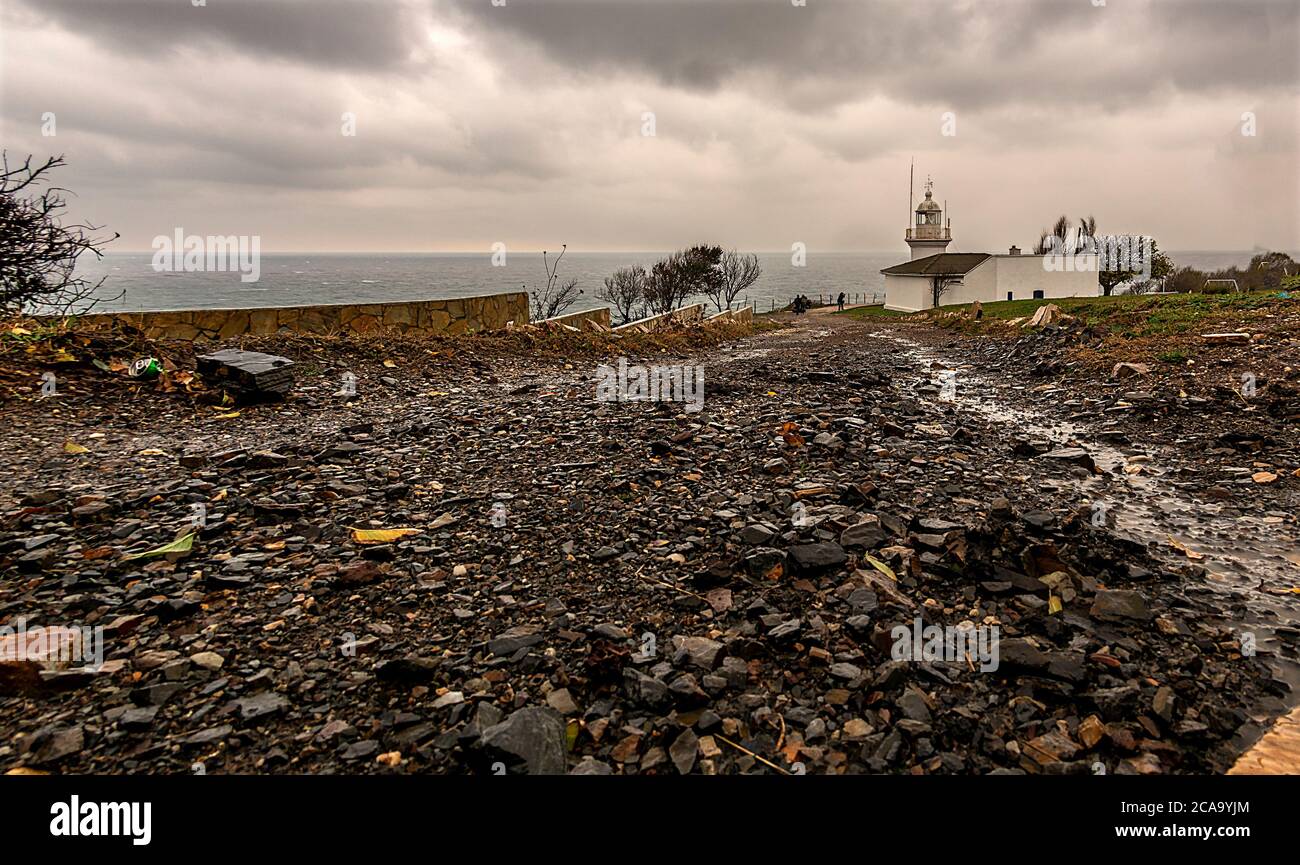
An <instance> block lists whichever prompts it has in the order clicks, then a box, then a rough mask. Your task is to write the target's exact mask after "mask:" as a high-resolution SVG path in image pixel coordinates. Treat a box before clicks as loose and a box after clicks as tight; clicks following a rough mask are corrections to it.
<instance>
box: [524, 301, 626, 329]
mask: <svg viewBox="0 0 1300 865" xmlns="http://www.w3.org/2000/svg"><path fill="white" fill-rule="evenodd" d="M586 322H592V323H593V324H598V325H600V329H601V330H609V307H607V306H602V307H600V308H599V309H584V310H583V311H582V312H571V313H569V314H568V315H557V316H556V317H555V318H544V319H542V320H541V321H537V322H534V324H562V325H567V326H568V327H576V328H578V329H582V328H583V327H584V325H585V323H586Z"/></svg>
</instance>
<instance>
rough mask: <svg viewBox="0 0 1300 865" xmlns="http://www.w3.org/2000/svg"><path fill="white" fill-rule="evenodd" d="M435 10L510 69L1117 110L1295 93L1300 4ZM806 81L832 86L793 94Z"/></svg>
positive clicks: (527, 5)
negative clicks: (530, 53) (1082, 53)
mask: <svg viewBox="0 0 1300 865" xmlns="http://www.w3.org/2000/svg"><path fill="white" fill-rule="evenodd" d="M435 5H436V8H437V9H439V10H440V11H441V12H444V13H447V14H452V15H455V16H457V17H459V18H460V19H461V20H464V21H467V22H469V23H470V24H471V25H472V26H473V27H474V29H475V32H476V33H477V34H478V35H479V36H481V37H482V38H483V39H485V40H486V41H487V42H489V43H490V44H492V45H494V46H495V48H496V50H497V53H498V56H501V57H509V56H511V55H518V53H519V44H520V40H523V42H525V43H527V44H531V45H532V46H534V47H535V48H536V49H538V50H539V51H540V52H541V53H542V54H543V55H544V56H545V57H546V58H547V59H548V60H550V61H551V62H553V63H556V64H559V65H562V66H565V67H569V68H571V69H573V70H575V71H578V72H580V73H587V74H589V75H591V76H601V75H607V74H609V72H610V71H622V72H631V73H639V74H643V75H649V76H652V77H653V78H654V79H656V80H657V81H659V82H660V83H662V84H664V85H668V86H673V87H682V88H694V89H699V90H703V91H710V90H717V89H720V88H722V87H724V86H728V85H731V84H732V83H733V82H735V83H738V85H739V86H742V87H743V86H745V80H746V77H747V76H750V75H752V74H755V73H757V74H759V75H760V76H761V79H760V80H758V81H755V82H754V84H753V86H754V87H755V88H760V89H761V91H762V92H763V93H765V94H767V95H770V96H771V97H772V98H774V99H777V100H782V101H786V102H800V101H802V102H804V103H805V104H807V105H808V107H810V108H813V109H816V108H821V107H824V106H825V105H828V104H831V105H833V104H839V103H843V102H852V101H855V100H858V99H861V98H863V97H865V96H870V95H875V94H882V95H885V96H888V97H891V98H903V99H921V100H931V101H943V102H946V103H947V104H949V105H951V106H953V107H968V108H982V107H988V106H993V105H998V104H1006V103H1012V102H1017V101H1028V100H1033V99H1040V100H1063V101H1071V102H1076V103H1077V102H1085V103H1089V104H1103V105H1108V106H1119V105H1123V104H1129V103H1131V102H1133V101H1134V100H1140V99H1142V98H1144V97H1146V96H1149V95H1151V94H1158V93H1160V92H1161V91H1182V90H1186V91H1198V90H1220V91H1221V90H1225V89H1231V88H1234V87H1250V88H1258V87H1266V88H1269V87H1282V86H1287V85H1294V84H1295V83H1296V81H1297V68H1298V62H1297V59H1296V58H1297V53H1296V50H1295V44H1296V43H1295V39H1296V36H1297V26H1298V22H1300V4H1297V3H1295V2H1294V0H1239V2H1238V0H1234V2H1222V0H1145V2H1144V0H1129V2H1120V0H1113V2H1112V3H1110V4H1109V5H1107V6H1101V7H1098V6H1094V5H1092V4H1091V3H1089V2H1085V0H979V2H962V3H955V4H950V3H944V2H939V0H919V2H918V0H875V2H861V0H808V2H807V5H805V6H795V5H793V4H791V3H788V2H778V0H770V2H762V0H710V2H698V0H606V2H593V0H539V2H522V0H520V2H513V3H511V2H507V4H506V5H505V6H493V5H491V4H489V3H462V2H455V0H441V2H438V0H435ZM1079 36H1085V37H1086V36H1092V37H1094V38H1095V39H1096V40H1097V41H1098V42H1099V43H1100V46H1099V47H1100V48H1101V49H1102V50H1101V51H1099V52H1098V53H1097V54H1096V56H1094V57H1092V58H1091V62H1088V63H1084V64H1078V63H1060V64H1059V65H1053V64H1052V63H1051V60H1052V57H1053V54H1054V52H1056V51H1057V50H1058V48H1059V47H1060V46H1061V45H1062V44H1064V43H1065V42H1067V41H1068V40H1071V39H1074V38H1076V37H1079ZM1044 61H1046V62H1044ZM809 79H811V80H814V81H817V82H819V83H820V84H821V87H820V88H819V89H817V90H810V89H809V88H805V87H798V86H795V85H797V84H798V83H799V82H801V81H804V80H809ZM782 81H784V82H787V83H789V84H790V85H791V86H790V88H789V89H788V90H784V89H783V88H782V87H781V86H780V83H781V82H782ZM774 83H775V86H773V85H774Z"/></svg>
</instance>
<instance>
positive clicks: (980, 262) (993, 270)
mask: <svg viewBox="0 0 1300 865" xmlns="http://www.w3.org/2000/svg"><path fill="white" fill-rule="evenodd" d="M932 187H933V184H931V183H930V182H929V181H928V180H927V181H926V184H925V200H924V201H922V202H921V203H920V204H919V205H917V207H916V224H915V226H914V227H912V228H909V229H907V234H906V237H905V239H906V241H907V245H908V246H909V247H910V248H911V250H912V260H911V261H905V262H903V263H902V264H896V265H894V266H893V267H887V268H885V269H884V270H882V271H881V273H882V274H884V276H885V308H886V309H896V310H900V311H905V312H916V311H918V310H922V309H930V308H931V307H935V306H952V305H955V304H963V303H972V302H974V301H976V300H978V301H980V302H981V303H990V302H993V301H997V300H1030V299H1034V298H1043V299H1051V298H1058V297H1095V296H1097V295H1098V294H1100V293H1101V283H1100V281H1099V280H1098V278H1097V256H1096V254H1091V253H1090V254H1086V255H1078V256H1072V257H1065V256H1059V255H1055V256H1053V255H1021V253H1020V250H1019V249H1018V248H1016V247H1014V246H1013V247H1011V250H1010V252H1008V253H1006V254H992V253H987V252H945V251H944V250H946V249H947V248H948V244H949V243H950V242H951V241H952V227H951V222H950V223H949V224H948V225H944V223H943V208H941V207H940V206H939V204H938V203H937V202H936V201H934V198H933V190H932Z"/></svg>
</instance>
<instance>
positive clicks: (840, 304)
mask: <svg viewBox="0 0 1300 865" xmlns="http://www.w3.org/2000/svg"><path fill="white" fill-rule="evenodd" d="M835 308H836V310H837V311H839V312H843V311H844V292H842V291H841V292H840V297H839V300H838V301H836V303H835Z"/></svg>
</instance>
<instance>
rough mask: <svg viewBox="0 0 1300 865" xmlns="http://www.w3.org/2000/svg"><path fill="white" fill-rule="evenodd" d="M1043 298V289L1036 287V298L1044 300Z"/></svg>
mask: <svg viewBox="0 0 1300 865" xmlns="http://www.w3.org/2000/svg"><path fill="white" fill-rule="evenodd" d="M1042 299H1043V290H1042V289H1041V288H1035V289H1034V300H1042Z"/></svg>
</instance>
